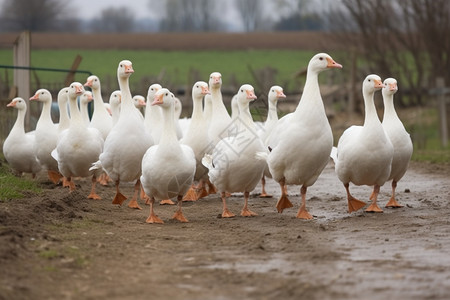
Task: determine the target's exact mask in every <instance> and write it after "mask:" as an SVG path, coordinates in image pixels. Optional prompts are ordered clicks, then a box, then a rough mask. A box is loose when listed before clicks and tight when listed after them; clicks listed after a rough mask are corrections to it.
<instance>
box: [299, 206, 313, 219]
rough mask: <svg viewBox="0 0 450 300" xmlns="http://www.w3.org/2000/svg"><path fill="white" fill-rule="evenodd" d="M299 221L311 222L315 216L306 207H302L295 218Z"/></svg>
mask: <svg viewBox="0 0 450 300" xmlns="http://www.w3.org/2000/svg"><path fill="white" fill-rule="evenodd" d="M295 217H296V218H297V219H304V220H311V219H312V218H313V216H312V215H311V214H310V213H309V212H308V211H307V210H306V208H304V207H300V209H299V210H298V212H297V215H296V216H295Z"/></svg>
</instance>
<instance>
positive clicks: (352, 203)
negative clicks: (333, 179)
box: [344, 183, 366, 213]
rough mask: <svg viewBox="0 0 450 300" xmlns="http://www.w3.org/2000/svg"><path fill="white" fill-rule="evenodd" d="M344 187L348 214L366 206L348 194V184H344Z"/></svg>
mask: <svg viewBox="0 0 450 300" xmlns="http://www.w3.org/2000/svg"><path fill="white" fill-rule="evenodd" d="M344 187H345V190H346V191H347V202H348V212H349V213H351V212H354V211H357V210H359V209H361V208H363V207H364V206H365V205H366V203H365V202H362V201H360V200H358V199H356V198H355V197H353V196H352V195H351V194H350V184H349V183H345V184H344Z"/></svg>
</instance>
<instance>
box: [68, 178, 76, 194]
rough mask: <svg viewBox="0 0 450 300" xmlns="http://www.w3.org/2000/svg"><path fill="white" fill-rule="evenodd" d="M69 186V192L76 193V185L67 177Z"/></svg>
mask: <svg viewBox="0 0 450 300" xmlns="http://www.w3.org/2000/svg"><path fill="white" fill-rule="evenodd" d="M67 186H68V187H69V192H73V191H75V183H74V182H73V180H72V177H67Z"/></svg>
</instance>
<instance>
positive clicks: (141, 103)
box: [133, 95, 146, 121]
mask: <svg viewBox="0 0 450 300" xmlns="http://www.w3.org/2000/svg"><path fill="white" fill-rule="evenodd" d="M133 104H134V107H136V109H137V110H138V111H139V113H140V114H141V117H142V121H144V115H143V114H142V110H141V109H142V108H143V107H145V106H146V103H145V98H144V96H141V95H135V96H133Z"/></svg>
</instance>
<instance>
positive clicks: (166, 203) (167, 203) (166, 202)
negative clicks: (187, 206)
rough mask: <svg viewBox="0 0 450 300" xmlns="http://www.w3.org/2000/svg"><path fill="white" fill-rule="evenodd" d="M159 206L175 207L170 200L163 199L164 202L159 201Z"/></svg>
mask: <svg viewBox="0 0 450 300" xmlns="http://www.w3.org/2000/svg"><path fill="white" fill-rule="evenodd" d="M159 204H160V205H175V202H173V201H172V200H170V199H165V200H161V201H159Z"/></svg>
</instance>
